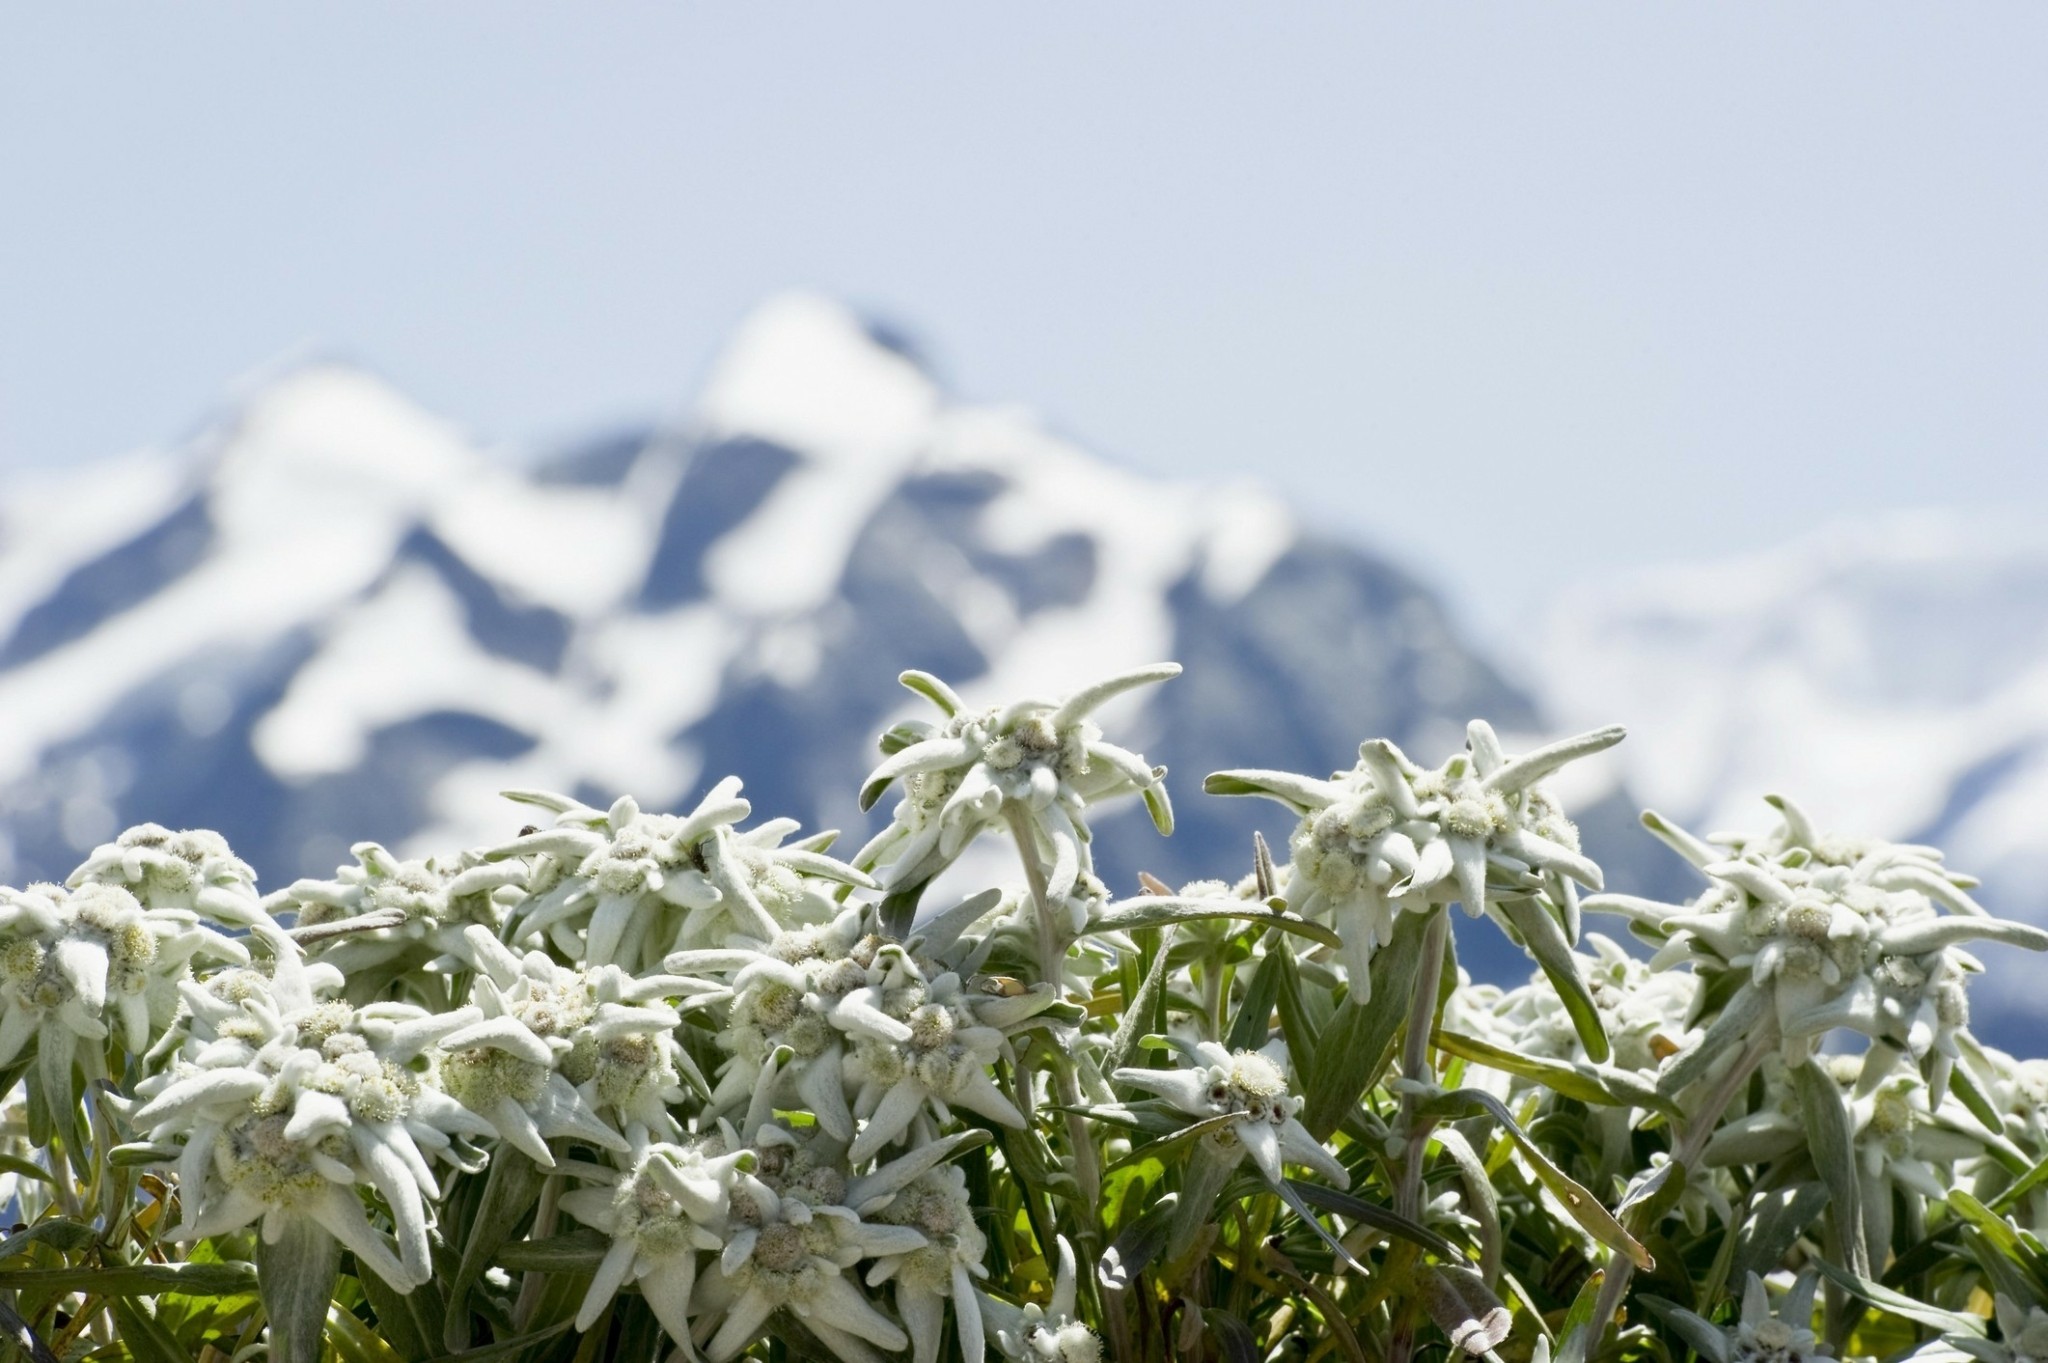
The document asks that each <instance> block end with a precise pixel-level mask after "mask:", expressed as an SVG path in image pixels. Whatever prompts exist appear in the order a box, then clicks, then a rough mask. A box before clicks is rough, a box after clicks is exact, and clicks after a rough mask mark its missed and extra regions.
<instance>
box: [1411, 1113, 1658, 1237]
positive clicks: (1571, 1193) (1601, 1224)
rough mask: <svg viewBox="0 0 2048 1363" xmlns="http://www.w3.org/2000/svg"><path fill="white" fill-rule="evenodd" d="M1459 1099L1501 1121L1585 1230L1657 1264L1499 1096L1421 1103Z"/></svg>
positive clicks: (1516, 1143)
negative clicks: (1553, 1160) (1545, 1150)
mask: <svg viewBox="0 0 2048 1363" xmlns="http://www.w3.org/2000/svg"><path fill="white" fill-rule="evenodd" d="M1460 1103H1463V1104H1472V1105H1476V1106H1478V1107H1482V1108H1484V1109H1485V1110H1486V1111H1488V1112H1490V1113H1492V1114H1493V1119H1494V1120H1495V1121H1497V1122H1499V1123H1500V1125H1501V1128H1502V1129H1503V1130H1504V1131H1506V1132H1507V1133H1508V1136H1509V1138H1510V1139H1511V1140H1513V1141H1514V1143H1515V1147H1516V1148H1517V1149H1518V1150H1520V1151H1521V1152H1522V1158H1523V1159H1526V1160H1527V1161H1528V1162H1529V1167H1530V1168H1532V1169H1534V1170H1535V1171H1536V1177H1537V1179H1538V1180H1539V1181H1541V1182H1542V1184H1543V1186H1544V1187H1545V1188H1548V1189H1549V1190H1550V1195H1551V1196H1552V1197H1555V1198H1556V1199H1557V1200H1558V1201H1559V1202H1562V1203H1563V1204H1564V1208H1565V1211H1567V1212H1568V1213H1570V1215H1571V1218H1572V1220H1574V1221H1576V1222H1578V1223H1579V1226H1580V1228H1581V1229H1583V1230H1584V1231H1585V1232H1586V1234H1588V1235H1590V1236H1592V1237H1593V1238H1594V1239H1595V1240H1598V1241H1599V1242H1600V1243H1601V1244H1603V1245H1605V1246H1607V1247H1608V1248H1609V1249H1617V1250H1620V1251H1621V1252H1622V1253H1623V1254H1626V1255H1627V1256H1628V1257H1629V1258H1630V1260H1632V1261H1633V1262H1634V1263H1635V1266H1636V1267H1637V1268H1640V1269H1642V1270H1643V1271H1644V1272H1648V1271H1649V1270H1651V1269H1653V1268H1655V1267H1656V1266H1657V1261H1656V1260H1655V1259H1653V1258H1651V1257H1650V1251H1649V1250H1647V1249H1645V1248H1643V1245H1642V1242H1641V1241H1639V1240H1637V1239H1636V1238H1635V1236H1633V1235H1630V1234H1629V1233H1628V1229H1627V1228H1626V1227H1624V1226H1623V1225H1622V1224H1621V1222H1619V1221H1617V1220H1615V1219H1614V1215H1613V1213H1611V1212H1609V1211H1608V1210H1607V1208H1605V1207H1603V1206H1601V1205H1600V1199H1598V1198H1596V1197H1594V1196H1593V1194H1592V1193H1590V1192H1588V1191H1586V1189H1585V1188H1584V1187H1582V1186H1581V1185H1580V1184H1579V1183H1578V1181H1577V1180H1575V1179H1574V1178H1572V1176H1571V1175H1570V1174H1567V1173H1566V1172H1565V1171H1564V1170H1562V1169H1560V1168H1558V1167H1557V1166H1556V1165H1555V1164H1553V1163H1551V1161H1550V1157H1549V1156H1548V1155H1546V1154H1544V1153H1543V1151H1542V1149H1541V1148H1539V1147H1538V1146H1537V1144H1536V1142H1535V1141H1533V1140H1531V1139H1530V1138H1529V1133H1528V1132H1526V1131H1524V1130H1522V1128H1521V1125H1520V1124H1519V1123H1518V1122H1516V1121H1515V1118H1514V1114H1513V1113H1511V1112H1509V1111H1508V1110H1507V1106H1506V1104H1504V1103H1502V1102H1501V1100H1500V1099H1498V1098H1496V1097H1494V1096H1493V1095H1492V1094H1490V1093H1487V1092H1486V1091H1485V1090H1483V1089H1458V1090H1457V1091H1456V1092H1453V1093H1447V1094H1445V1095H1443V1097H1441V1098H1435V1099H1431V1100H1429V1101H1428V1102H1426V1103H1424V1104H1422V1108H1423V1110H1425V1111H1427V1110H1431V1109H1435V1108H1438V1107H1440V1106H1449V1107H1456V1106H1457V1105H1458V1104H1460Z"/></svg>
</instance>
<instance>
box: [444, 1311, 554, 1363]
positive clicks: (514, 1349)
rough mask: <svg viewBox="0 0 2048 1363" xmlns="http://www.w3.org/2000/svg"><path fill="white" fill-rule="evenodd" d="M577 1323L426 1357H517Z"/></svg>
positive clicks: (487, 1362) (475, 1362)
mask: <svg viewBox="0 0 2048 1363" xmlns="http://www.w3.org/2000/svg"><path fill="white" fill-rule="evenodd" d="M575 1323H576V1322H574V1321H573V1320H565V1321H562V1322H560V1323H558V1324H555V1325H550V1326H549V1327H548V1328H547V1329H545V1330H536V1331H534V1332H533V1333H532V1334H530V1335H521V1336H519V1337H518V1338H517V1339H503V1340H499V1341H498V1342H497V1343H495V1344H486V1345H484V1346H482V1347H481V1348H476V1349H464V1350H462V1352H460V1353H452V1354H436V1355H435V1356H434V1357H432V1358H429V1359H426V1360H425V1363H498V1361H499V1360H501V1359H507V1358H515V1357H517V1356H518V1355H520V1354H522V1353H524V1352H525V1351H526V1350H528V1349H531V1348H532V1347H533V1346H534V1345H536V1344H545V1343H547V1342H548V1341H549V1340H551V1339H555V1338H557V1337H559V1336H561V1335H565V1334H567V1333H568V1332H569V1327H570V1326H572V1325H574V1324H575Z"/></svg>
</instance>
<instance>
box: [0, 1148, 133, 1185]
mask: <svg viewBox="0 0 2048 1363" xmlns="http://www.w3.org/2000/svg"><path fill="white" fill-rule="evenodd" d="M120 1148H121V1147H116V1149H117V1151H118V1150H119V1149H120ZM0 1171H5V1172H7V1173H10V1174H17V1175H19V1176H20V1177H22V1178H33V1179H39V1180H41V1181H42V1182H44V1183H55V1182H56V1181H57V1180H56V1179H54V1178H52V1177H50V1171H49V1170H48V1169H45V1168H44V1167H43V1166H42V1165H40V1164H37V1163H36V1162H35V1161H34V1160H27V1159H22V1158H21V1157H20V1156H18V1155H0Z"/></svg>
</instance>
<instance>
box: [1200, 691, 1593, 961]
mask: <svg viewBox="0 0 2048 1363" xmlns="http://www.w3.org/2000/svg"><path fill="white" fill-rule="evenodd" d="M1621 738H1622V731H1621V730H1620V729H1600V730H1597V731H1595V732H1593V733H1587V734H1581V735H1579V736H1578V737H1576V738H1569V739H1566V740H1564V741H1563V742H1560V743H1553V744H1551V745H1550V746H1548V747H1544V748H1539V749H1537V750H1536V751H1534V752H1530V753H1525V754H1523V755H1522V756H1520V757H1516V758H1513V759H1510V758H1509V757H1508V756H1507V755H1506V753H1505V752H1503V751H1502V749H1501V746H1500V739H1499V738H1498V737H1497V736H1496V735H1495V733H1494V731H1493V729H1492V727H1491V726H1489V725H1488V724H1487V723H1486V722H1485V721H1484V720H1476V719H1475V720H1473V721H1472V723H1471V724H1470V726H1468V728H1467V736H1466V751H1464V752H1462V753H1457V754H1455V755H1453V756H1452V757H1451V758H1449V759H1448V760H1446V761H1445V762H1444V763H1443V765H1441V766H1439V767H1435V768H1432V769H1428V770H1425V769H1423V768H1421V767H1418V766H1417V765H1415V763H1413V762H1411V761H1409V759H1408V758H1407V756H1406V755H1405V754H1404V753H1402V751H1401V750H1400V749H1399V748H1397V747H1395V746H1394V745H1393V744H1392V743H1390V742H1388V741H1387V740H1386V739H1383V738H1381V739H1374V740H1372V741H1370V742H1368V743H1365V744H1362V745H1360V747H1359V750H1358V765H1357V766H1355V767H1353V768H1352V769H1351V770H1350V771H1344V772H1338V773H1337V774H1336V775H1334V776H1332V777H1331V778H1330V779H1329V780H1327V781H1319V780H1316V779H1314V778H1312V777H1307V776H1297V775H1294V774H1293V773H1291V772H1273V771H1225V772H1217V773H1216V774H1215V775H1213V776H1211V777H1210V778H1209V779H1208V781H1207V782H1206V783H1205V789H1207V790H1208V791H1209V792H1210V793H1211V794H1218V795H1262V796H1265V797H1266V798H1268V799H1273V800H1278V801H1280V802H1281V803H1282V804H1285V805H1287V806H1288V807H1289V808H1291V809H1293V810H1294V811H1295V812H1296V813H1298V814H1300V815H1301V822H1300V823H1299V824H1298V825H1297V826H1296V828H1295V831H1294V835H1293V837H1292V839H1291V840H1290V842H1289V849H1290V853H1291V858H1292V869H1291V872H1290V879H1289V907H1290V908H1292V909H1293V910H1294V911H1295V912H1297V913H1300V914H1302V915H1303V916H1304V917H1308V916H1312V915H1317V914H1323V913H1328V914H1329V915H1330V916H1331V919H1332V921H1333V923H1334V925H1335V926H1336V927H1337V929H1338V931H1339V933H1340V934H1342V936H1343V938H1344V947H1343V961H1344V964H1345V966H1346V968H1347V970H1348V971H1349V973H1350V977H1351V986H1352V989H1353V990H1354V991H1357V990H1359V989H1360V987H1361V986H1362V985H1366V984H1369V982H1370V979H1371V976H1370V974H1369V973H1368V967H1369V966H1370V964H1371V961H1372V955H1373V953H1374V952H1375V951H1376V950H1377V949H1378V948H1379V946H1380V945H1381V944H1382V943H1384V942H1385V941H1387V940H1388V938H1390V937H1391V936H1392V935H1393V930H1394V914H1395V913H1396V912H1398V911H1402V910H1407V911H1411V912H1425V911H1429V910H1432V909H1436V908H1440V907H1442V906H1443V905H1446V904H1449V903H1451V902H1452V901H1453V900H1456V901H1458V902H1461V903H1462V904H1463V905H1464V906H1465V911H1466V912H1467V913H1470V914H1473V915H1475V916H1476V915H1478V914H1480V913H1482V912H1485V911H1486V910H1487V909H1489V908H1490V907H1493V906H1494V905H1503V906H1520V905H1524V904H1527V903H1530V902H1531V901H1532V900H1533V899H1535V898H1536V897H1539V896H1540V897H1543V898H1545V899H1547V900H1548V901H1549V903H1550V904H1551V905H1553V906H1554V908H1555V911H1556V912H1557V913H1559V914H1561V915H1562V917H1563V933H1564V936H1565V937H1566V939H1567V940H1570V939H1574V938H1576V937H1577V934H1578V916H1577V906H1578V899H1577V891H1576V890H1575V889H1574V888H1573V886H1574V883H1575V882H1576V883H1577V884H1581V885H1585V886H1587V887H1589V888H1591V889H1598V888H1600V885H1601V876H1600V868H1599V867H1598V866H1596V865H1594V863H1593V862H1592V861H1590V860H1589V859H1587V858H1586V857H1584V856H1582V855H1580V853H1579V835H1578V830H1577V829H1576V828H1575V827H1573V825H1572V823H1571V821H1570V820H1569V819H1567V818H1565V816H1564V813H1563V810H1562V809H1561V807H1560V806H1559V805H1558V803H1557V800H1556V799H1555V797H1553V796H1552V795H1551V794H1550V792H1549V791H1548V790H1546V789H1545V788H1544V787H1543V786H1541V785H1540V784H1538V783H1539V782H1540V781H1542V779H1543V778H1544V777H1546V776H1549V775H1550V774H1551V773H1553V772H1555V771H1557V770H1558V769H1559V768H1561V767H1563V766H1565V765H1566V764H1568V763H1570V762H1573V761H1576V760H1577V759H1579V758H1581V757H1586V756H1590V755H1591V754H1593V753H1597V752H1600V751H1602V750H1603V749H1606V748H1609V747H1612V746H1613V745H1614V744H1616V743H1618V742H1620V741H1621ZM1546 916H1547V915H1546ZM1514 925H1515V927H1516V929H1517V930H1518V931H1520V932H1522V933H1523V934H1524V935H1525V936H1526V935H1528V934H1529V933H1531V932H1554V931H1557V929H1556V928H1555V927H1554V926H1553V927H1550V928H1545V927H1543V926H1542V925H1541V924H1539V923H1537V922H1536V921H1535V916H1533V915H1523V916H1518V917H1516V918H1515V919H1514Z"/></svg>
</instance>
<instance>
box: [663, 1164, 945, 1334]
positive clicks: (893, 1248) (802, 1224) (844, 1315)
mask: <svg viewBox="0 0 2048 1363" xmlns="http://www.w3.org/2000/svg"><path fill="white" fill-rule="evenodd" d="M763 1153H764V1154H765V1153H766V1152H765V1151H764V1152H763ZM763 1167H764V1168H766V1167H767V1161H765V1160H764V1161H763ZM823 1172H826V1173H830V1172H832V1171H830V1170H826V1171H823ZM832 1181H833V1180H831V1179H829V1178H827V1179H822V1180H817V1182H818V1183H820V1184H823V1185H826V1186H823V1187H820V1188H818V1189H817V1190H816V1191H813V1190H811V1189H804V1188H800V1187H796V1186H791V1184H789V1183H788V1182H785V1183H784V1186H783V1187H782V1190H781V1191H780V1192H777V1191H776V1190H775V1189H774V1188H771V1187H770V1186H769V1184H768V1183H767V1182H765V1181H764V1180H763V1179H762V1178H755V1177H751V1176H742V1177H741V1178H739V1179H737V1180H736V1181H735V1183H734V1185H733V1188H732V1190H731V1194H730V1199H729V1205H730V1212H731V1222H732V1230H731V1233H730V1235H729V1237H728V1239H727V1241H726V1245H725V1250H724V1252H723V1253H722V1254H721V1255H720V1256H719V1259H718V1266H717V1268H716V1269H715V1270H714V1271H713V1273H712V1276H711V1277H710V1278H709V1279H708V1280H707V1281H706V1282H705V1284H704V1289H705V1292H706V1297H707V1302H706V1306H707V1309H713V1310H722V1311H723V1312H724V1316H725V1318H724V1320H723V1321H722V1322H721V1323H720V1325H719V1327H718V1331H717V1333H716V1334H714V1335H713V1336H712V1337H711V1343H710V1345H709V1346H708V1347H707V1349H706V1351H705V1352H706V1353H707V1354H708V1355H709V1356H710V1358H711V1360H712V1363H723V1360H725V1359H728V1358H732V1357H734V1356H735V1355H737V1354H738V1353H739V1352H740V1351H741V1350H742V1349H744V1348H746V1347H747V1345H749V1344H751V1343H752V1342H753V1341H754V1338H755V1336H757V1335H758V1334H759V1333H760V1332H761V1327H762V1326H763V1325H764V1324H766V1323H767V1320H768V1317H770V1316H771V1315H773V1314H775V1312H776V1311H778V1310H787V1311H789V1312H791V1313H792V1314H794V1315H795V1316H796V1317H797V1318H798V1319H800V1320H802V1321H803V1323H804V1325H805V1326H806V1328H808V1329H809V1330H810V1331H811V1333H813V1334H815V1335H816V1336H817V1337H818V1338H819V1339H820V1340H822V1341H824V1343H825V1344H826V1346H827V1347H828V1348H830V1349H832V1350H833V1351H834V1352H835V1353H837V1354H839V1356H840V1357H842V1358H847V1359H859V1358H861V1357H862V1356H863V1352H862V1350H861V1349H860V1346H859V1344H858V1343H856V1342H855V1341H860V1340H865V1341H866V1342H867V1343H869V1344H874V1345H877V1346H879V1347H881V1348H884V1349H901V1348H903V1347H904V1346H906V1345H907V1344H909V1342H910V1339H909V1336H907V1335H905V1334H904V1333H903V1330H902V1328H901V1327H900V1326H898V1325H897V1324H896V1322H894V1321H892V1320H890V1319H889V1318H888V1317H887V1316H885V1315H883V1314H882V1313H881V1312H880V1311H877V1310H876V1309H875V1308H874V1305H873V1304H872V1303H870V1302H869V1301H868V1299H867V1298H866V1297H865V1296H863V1295H862V1294H861V1290H860V1288H859V1287H857V1286H856V1285H855V1284H854V1282H853V1280H852V1279H851V1278H849V1277H848V1276H847V1270H848V1269H850V1268H852V1267H853V1266H854V1265H855V1264H858V1263H859V1262H861V1261H862V1260H863V1259H874V1258H880V1257H883V1256H887V1255H893V1254H905V1253H908V1252H910V1251H911V1250H915V1249H922V1248H923V1247H924V1244H925V1238H924V1236H923V1235H922V1234H920V1233H919V1232H918V1231H916V1230H913V1229H911V1228H910V1227H908V1226H890V1225H880V1224H876V1223H871V1222H866V1221H863V1220H861V1218H860V1215H859V1214H858V1213H857V1212H855V1211H854V1210H853V1209H852V1208H850V1207H847V1206H844V1205H842V1204H841V1203H840V1202H839V1200H838V1199H839V1197H843V1196H845V1193H844V1189H845V1186H846V1183H845V1180H844V1177H843V1176H840V1177H839V1178H838V1180H837V1181H838V1189H837V1190H833V1189H831V1188H830V1187H829V1185H830V1183H831V1182H832ZM835 1191H836V1194H837V1195H836V1196H829V1195H828V1196H824V1197H819V1196H818V1193H819V1192H824V1193H827V1194H832V1193H834V1192H835ZM807 1193H809V1195H810V1196H811V1197H817V1199H818V1200H816V1201H811V1200H808V1199H807V1197H806V1194H807Z"/></svg>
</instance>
